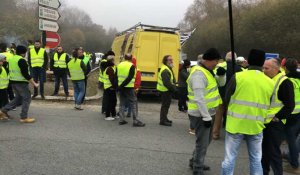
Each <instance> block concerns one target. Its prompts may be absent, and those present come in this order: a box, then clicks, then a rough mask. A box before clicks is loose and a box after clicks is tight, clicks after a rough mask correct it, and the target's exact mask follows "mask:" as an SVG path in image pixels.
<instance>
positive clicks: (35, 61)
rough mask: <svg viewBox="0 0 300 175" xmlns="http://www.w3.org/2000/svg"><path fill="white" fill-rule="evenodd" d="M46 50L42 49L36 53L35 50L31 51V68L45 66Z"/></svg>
mask: <svg viewBox="0 0 300 175" xmlns="http://www.w3.org/2000/svg"><path fill="white" fill-rule="evenodd" d="M44 54H45V49H43V48H40V50H39V52H38V53H36V51H35V48H33V49H30V59H31V60H30V62H31V67H42V66H43V64H44Z"/></svg>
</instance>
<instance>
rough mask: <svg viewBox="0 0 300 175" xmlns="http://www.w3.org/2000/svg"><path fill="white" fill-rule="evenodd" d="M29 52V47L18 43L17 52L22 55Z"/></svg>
mask: <svg viewBox="0 0 300 175" xmlns="http://www.w3.org/2000/svg"><path fill="white" fill-rule="evenodd" d="M26 52H27V48H26V47H25V46H21V45H18V46H17V48H16V54H17V55H21V54H25V53H26Z"/></svg>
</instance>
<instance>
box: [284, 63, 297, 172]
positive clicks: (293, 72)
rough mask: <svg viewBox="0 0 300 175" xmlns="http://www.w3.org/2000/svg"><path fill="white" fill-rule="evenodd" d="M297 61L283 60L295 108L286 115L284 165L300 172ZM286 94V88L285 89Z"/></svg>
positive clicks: (288, 168)
mask: <svg viewBox="0 0 300 175" xmlns="http://www.w3.org/2000/svg"><path fill="white" fill-rule="evenodd" d="M297 68H298V61H297V60H296V59H294V58H288V59H287V60H286V62H285V66H284V69H285V72H286V76H287V77H288V78H289V80H290V81H292V83H293V87H294V94H295V98H294V101H295V108H294V110H293V112H292V114H291V116H290V117H287V120H286V125H285V128H284V130H285V138H286V141H287V143H288V147H289V156H288V157H289V165H287V166H286V167H284V171H286V172H288V173H294V174H300V168H299V144H297V143H296V140H297V137H298V136H299V134H300V73H299V72H297ZM285 94H286V90H285Z"/></svg>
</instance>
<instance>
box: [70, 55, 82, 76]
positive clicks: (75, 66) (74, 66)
mask: <svg viewBox="0 0 300 175" xmlns="http://www.w3.org/2000/svg"><path fill="white" fill-rule="evenodd" d="M81 61H82V60H80V59H79V58H77V59H76V61H75V58H72V59H71V60H70V61H69V63H68V68H69V71H70V74H71V80H84V72H83V70H82V68H81V66H80V65H81Z"/></svg>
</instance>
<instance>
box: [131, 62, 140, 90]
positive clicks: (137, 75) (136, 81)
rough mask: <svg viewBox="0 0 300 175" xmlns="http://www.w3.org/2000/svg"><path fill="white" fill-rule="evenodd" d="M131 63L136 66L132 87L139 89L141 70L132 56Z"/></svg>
mask: <svg viewBox="0 0 300 175" xmlns="http://www.w3.org/2000/svg"><path fill="white" fill-rule="evenodd" d="M132 64H133V65H134V67H135V68H136V74H135V82H134V89H139V88H140V86H141V81H142V76H141V71H140V70H139V69H138V68H137V67H136V59H135V58H134V57H133V58H132Z"/></svg>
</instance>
